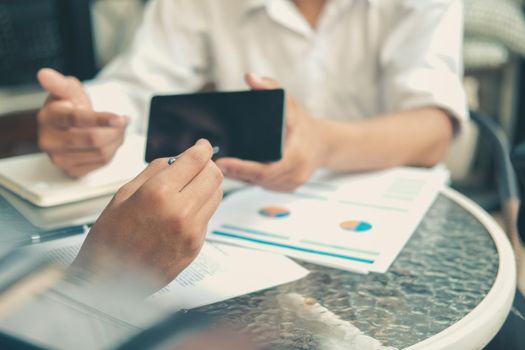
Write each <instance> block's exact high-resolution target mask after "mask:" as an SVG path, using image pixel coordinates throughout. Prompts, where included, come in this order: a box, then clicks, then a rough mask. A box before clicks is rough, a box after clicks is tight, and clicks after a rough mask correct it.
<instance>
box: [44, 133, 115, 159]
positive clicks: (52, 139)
mask: <svg viewBox="0 0 525 350" xmlns="http://www.w3.org/2000/svg"><path fill="white" fill-rule="evenodd" d="M123 139H124V130H123V129H115V128H89V129H69V130H67V131H65V130H57V129H51V128H43V129H41V130H40V135H39V144H40V148H41V149H42V150H43V151H46V152H48V153H50V154H53V153H67V152H72V151H93V152H98V153H100V155H101V156H104V155H105V154H104V149H105V148H106V147H107V146H109V145H111V144H113V143H116V142H120V143H122V141H123Z"/></svg>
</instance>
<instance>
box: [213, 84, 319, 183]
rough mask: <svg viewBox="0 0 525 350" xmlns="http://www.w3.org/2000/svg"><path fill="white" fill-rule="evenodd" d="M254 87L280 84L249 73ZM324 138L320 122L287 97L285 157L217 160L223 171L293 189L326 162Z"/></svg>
mask: <svg viewBox="0 0 525 350" xmlns="http://www.w3.org/2000/svg"><path fill="white" fill-rule="evenodd" d="M246 82H247V83H248V85H249V86H250V87H251V88H252V89H254V90H267V89H276V88H279V84H278V83H277V82H275V81H274V80H272V79H269V78H260V77H258V76H256V75H253V74H247V75H246ZM325 144H326V143H325V141H324V140H323V132H322V125H321V123H320V122H319V121H318V120H316V119H315V118H313V117H312V116H311V115H310V114H309V113H308V112H307V111H306V110H305V109H304V108H303V107H302V106H301V105H300V104H299V103H298V102H297V101H296V100H295V99H294V98H293V97H290V96H287V101H286V142H285V145H284V152H283V159H282V160H280V161H278V162H275V163H269V164H262V163H257V162H250V161H244V160H240V159H235V158H223V159H219V160H218V161H217V165H218V166H219V167H220V168H221V170H222V171H223V173H224V175H225V176H227V177H229V178H232V179H236V180H240V181H244V182H247V183H251V184H256V185H259V186H262V187H264V188H267V189H270V190H274V191H284V192H288V191H294V190H295V189H297V187H299V186H301V185H302V184H304V183H305V182H306V181H308V179H309V178H310V176H311V175H312V174H313V172H314V171H315V170H316V169H317V168H319V167H320V166H321V165H322V164H323V158H324V156H325V152H326V149H325Z"/></svg>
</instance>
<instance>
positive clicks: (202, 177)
mask: <svg viewBox="0 0 525 350" xmlns="http://www.w3.org/2000/svg"><path fill="white" fill-rule="evenodd" d="M223 179H224V177H223V175H222V172H221V171H220V169H219V168H218V167H217V166H216V165H215V163H213V161H211V160H209V161H208V163H207V164H206V166H205V167H204V168H203V169H202V171H201V172H200V173H199V174H198V175H197V176H195V178H194V179H193V180H192V181H191V182H190V183H189V184H188V185H186V187H184V189H183V190H182V191H181V199H182V200H183V201H185V202H187V203H188V205H189V206H190V207H191V208H190V211H192V212H197V211H199V209H200V208H201V207H202V205H203V204H204V203H206V202H207V201H208V200H209V198H210V196H211V195H212V194H213V193H214V192H216V191H217V190H218V189H220V187H221V183H222V181H223Z"/></svg>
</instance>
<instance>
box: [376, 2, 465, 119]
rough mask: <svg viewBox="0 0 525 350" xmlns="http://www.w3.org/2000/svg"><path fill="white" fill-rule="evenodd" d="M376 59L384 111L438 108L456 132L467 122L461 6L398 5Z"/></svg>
mask: <svg viewBox="0 0 525 350" xmlns="http://www.w3.org/2000/svg"><path fill="white" fill-rule="evenodd" d="M392 3H393V4H395V6H394V8H392V9H391V10H392V11H391V14H390V16H391V17H390V21H389V23H390V25H389V26H388V27H389V28H388V30H387V33H386V34H385V36H384V37H385V40H384V42H383V45H382V48H381V53H380V65H381V75H382V79H381V81H382V84H383V85H382V96H383V108H384V110H385V111H388V112H401V111H408V110H413V109H417V108H423V107H439V108H442V109H443V110H445V111H447V112H448V113H449V114H450V116H452V117H453V118H455V120H456V121H457V123H456V126H458V127H460V129H461V126H462V124H463V123H464V122H465V121H466V120H467V119H468V111H467V103H466V96H465V92H464V89H463V84H462V76H463V57H462V52H463V50H462V48H463V7H462V1H460V0H428V1H421V0H396V1H392Z"/></svg>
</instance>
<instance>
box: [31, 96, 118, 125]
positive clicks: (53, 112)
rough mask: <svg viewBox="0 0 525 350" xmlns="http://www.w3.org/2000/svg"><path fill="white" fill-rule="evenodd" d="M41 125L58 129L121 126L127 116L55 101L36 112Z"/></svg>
mask: <svg viewBox="0 0 525 350" xmlns="http://www.w3.org/2000/svg"><path fill="white" fill-rule="evenodd" d="M38 122H39V124H40V125H41V126H50V127H54V128H58V129H68V128H86V127H114V128H123V127H125V126H126V125H127V124H128V118H127V117H124V116H120V115H117V114H114V113H109V112H94V111H91V110H88V109H79V108H75V107H74V106H73V104H72V103H71V102H69V101H55V102H52V103H50V104H49V105H48V106H46V107H44V108H43V109H42V111H41V112H40V113H39V114H38Z"/></svg>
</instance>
